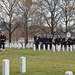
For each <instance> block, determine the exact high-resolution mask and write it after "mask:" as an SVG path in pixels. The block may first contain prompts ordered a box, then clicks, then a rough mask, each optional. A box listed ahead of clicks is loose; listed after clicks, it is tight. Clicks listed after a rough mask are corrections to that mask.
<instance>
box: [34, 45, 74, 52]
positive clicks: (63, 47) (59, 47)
mask: <svg viewBox="0 0 75 75" xmlns="http://www.w3.org/2000/svg"><path fill="white" fill-rule="evenodd" d="M33 50H34V51H35V50H36V45H35V44H34V46H33ZM38 50H39V51H40V50H41V45H40V44H39V45H38ZM43 50H46V47H45V45H43ZM47 50H50V45H48V46H47ZM56 50H57V51H58V52H60V51H61V50H62V51H65V50H66V51H73V50H74V51H75V45H70V47H69V46H68V45H67V46H66V48H65V46H64V45H62V46H61V45H56V47H55V45H52V51H53V52H55V51H56Z"/></svg>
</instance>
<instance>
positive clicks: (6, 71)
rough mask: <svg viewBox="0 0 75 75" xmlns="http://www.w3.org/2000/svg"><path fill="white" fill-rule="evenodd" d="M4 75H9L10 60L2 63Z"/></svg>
mask: <svg viewBox="0 0 75 75" xmlns="http://www.w3.org/2000/svg"><path fill="white" fill-rule="evenodd" d="M2 75H9V60H7V59H6V60H3V62H2Z"/></svg>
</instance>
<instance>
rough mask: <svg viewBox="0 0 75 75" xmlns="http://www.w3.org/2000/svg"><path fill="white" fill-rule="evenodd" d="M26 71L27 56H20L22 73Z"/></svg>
mask: <svg viewBox="0 0 75 75" xmlns="http://www.w3.org/2000/svg"><path fill="white" fill-rule="evenodd" d="M25 72H26V57H20V73H25Z"/></svg>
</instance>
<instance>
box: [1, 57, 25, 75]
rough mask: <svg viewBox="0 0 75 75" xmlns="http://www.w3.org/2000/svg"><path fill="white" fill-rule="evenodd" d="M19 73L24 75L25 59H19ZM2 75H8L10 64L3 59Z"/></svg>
mask: <svg viewBox="0 0 75 75" xmlns="http://www.w3.org/2000/svg"><path fill="white" fill-rule="evenodd" d="M20 73H26V57H20ZM2 75H10V62H9V60H8V59H4V60H3V62H2Z"/></svg>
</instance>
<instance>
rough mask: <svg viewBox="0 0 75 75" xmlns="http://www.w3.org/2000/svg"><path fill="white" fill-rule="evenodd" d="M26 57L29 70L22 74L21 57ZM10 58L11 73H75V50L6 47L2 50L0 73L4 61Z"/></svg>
mask: <svg viewBox="0 0 75 75" xmlns="http://www.w3.org/2000/svg"><path fill="white" fill-rule="evenodd" d="M22 56H24V57H26V60H27V62H26V63H27V71H26V73H23V74H21V73H20V71H19V69H20V57H22ZM4 59H9V60H10V75H64V73H65V71H67V70H68V71H72V72H73V73H74V75H75V52H74V51H73V52H66V51H64V52H62V51H61V52H55V53H53V52H52V51H51V50H50V51H48V50H45V51H43V50H41V51H38V50H37V51H33V50H32V49H13V48H12V49H5V51H4V52H0V75H2V61H3V60H4Z"/></svg>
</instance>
